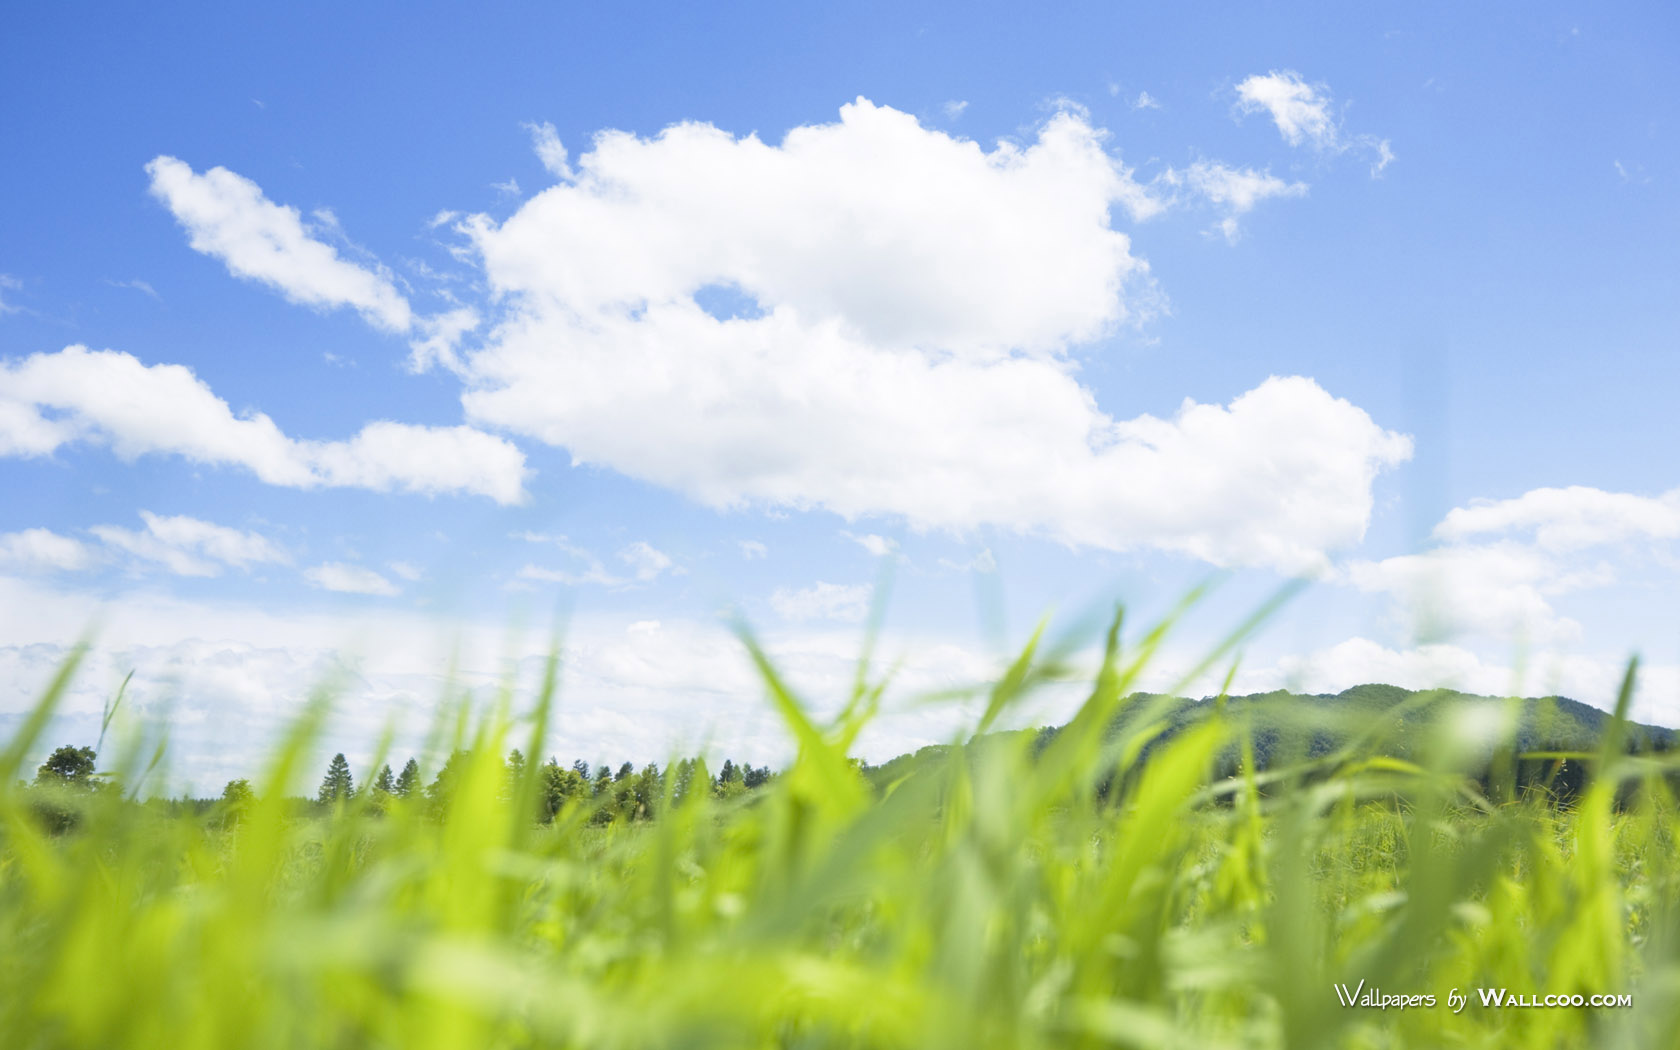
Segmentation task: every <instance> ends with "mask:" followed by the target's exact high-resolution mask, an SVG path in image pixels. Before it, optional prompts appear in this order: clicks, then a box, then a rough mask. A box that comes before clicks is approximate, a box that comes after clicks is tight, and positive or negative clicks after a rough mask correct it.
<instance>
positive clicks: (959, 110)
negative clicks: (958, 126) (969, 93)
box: [939, 99, 968, 120]
mask: <svg viewBox="0 0 1680 1050" xmlns="http://www.w3.org/2000/svg"><path fill="white" fill-rule="evenodd" d="M939 108H940V109H941V110H943V111H944V113H945V117H946V119H948V120H956V119H957V118H958V117H960V116H962V115H963V111H964V110H966V109H967V108H968V103H967V102H965V101H963V100H962V99H952V100H951V101H949V102H947V103H945V104H944V105H943V106H940V107H939Z"/></svg>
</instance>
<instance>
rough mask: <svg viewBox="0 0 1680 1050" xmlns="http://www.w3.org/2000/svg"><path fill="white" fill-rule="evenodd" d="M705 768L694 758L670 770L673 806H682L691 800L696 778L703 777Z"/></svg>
mask: <svg viewBox="0 0 1680 1050" xmlns="http://www.w3.org/2000/svg"><path fill="white" fill-rule="evenodd" d="M704 768H705V767H703V766H701V765H700V763H699V762H698V761H696V760H694V759H692V758H685V759H683V760H682V761H681V762H678V763H677V764H676V765H674V766H672V767H671V768H670V770H669V776H670V777H671V802H672V804H674V805H678V806H680V805H682V804H683V802H684V801H686V800H687V799H688V798H689V792H690V791H692V790H693V788H694V781H695V777H696V776H697V775H701V773H702V771H703V770H704Z"/></svg>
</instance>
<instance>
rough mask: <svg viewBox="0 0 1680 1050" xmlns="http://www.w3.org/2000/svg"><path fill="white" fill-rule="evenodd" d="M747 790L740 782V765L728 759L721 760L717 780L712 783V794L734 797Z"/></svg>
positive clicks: (721, 796)
mask: <svg viewBox="0 0 1680 1050" xmlns="http://www.w3.org/2000/svg"><path fill="white" fill-rule="evenodd" d="M746 790H747V785H746V784H744V783H742V776H741V767H740V766H737V765H736V764H735V763H734V762H731V761H730V760H729V759H727V758H726V759H724V760H723V768H722V769H720V770H718V775H717V781H716V783H714V784H713V785H712V794H713V795H715V796H717V797H718V798H734V797H736V796H737V795H740V794H742V793H743V792H745V791H746Z"/></svg>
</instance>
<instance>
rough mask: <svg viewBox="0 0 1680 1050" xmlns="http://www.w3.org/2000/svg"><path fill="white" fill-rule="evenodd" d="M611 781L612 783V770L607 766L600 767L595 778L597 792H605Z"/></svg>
mask: <svg viewBox="0 0 1680 1050" xmlns="http://www.w3.org/2000/svg"><path fill="white" fill-rule="evenodd" d="M611 783H612V770H610V769H608V768H607V767H606V766H600V767H598V768H597V769H596V770H595V780H594V782H593V784H594V788H595V794H597V795H599V794H602V793H603V792H605V791H606V790H607V787H608V785H610V784H611Z"/></svg>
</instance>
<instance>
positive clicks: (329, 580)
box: [303, 562, 401, 598]
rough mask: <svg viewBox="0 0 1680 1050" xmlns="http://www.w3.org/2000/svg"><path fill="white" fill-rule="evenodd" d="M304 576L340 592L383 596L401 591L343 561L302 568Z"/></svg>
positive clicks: (385, 580)
mask: <svg viewBox="0 0 1680 1050" xmlns="http://www.w3.org/2000/svg"><path fill="white" fill-rule="evenodd" d="M303 575H304V578H305V579H307V580H308V581H309V582H310V583H312V584H314V585H315V586H316V587H319V588H321V589H322V590H324V591H337V592H339V593H342V594H374V595H379V596H381V597H385V598H393V597H396V596H397V595H398V594H400V593H401V592H400V591H399V590H398V589H397V586H396V584H394V583H392V582H391V581H390V580H387V579H386V578H385V577H383V576H381V575H379V573H377V572H374V571H373V570H372V569H364V568H362V567H361V566H359V565H346V564H344V563H343V562H327V563H326V564H324V565H317V566H315V567H314V568H312V569H305V570H304V573H303Z"/></svg>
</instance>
